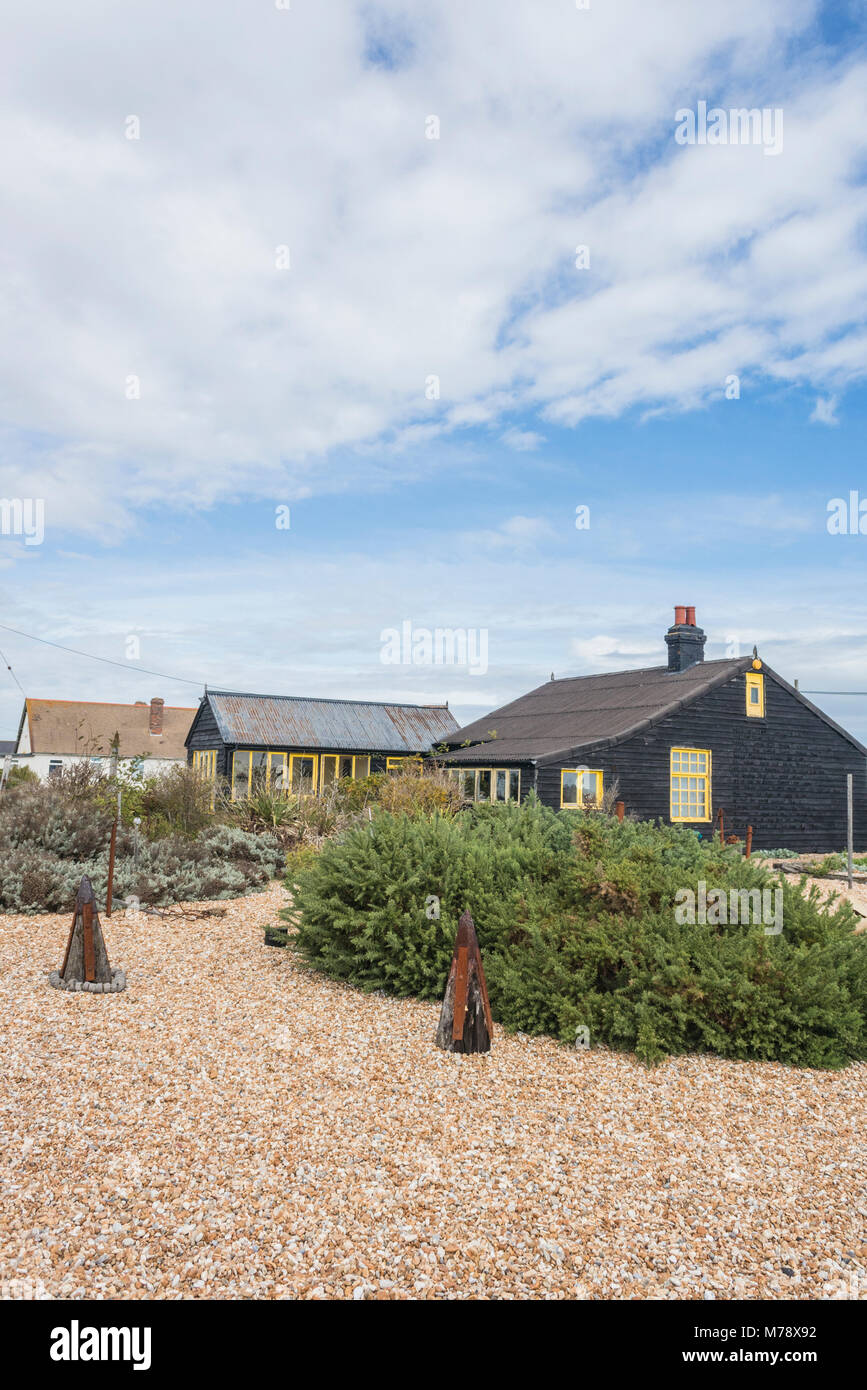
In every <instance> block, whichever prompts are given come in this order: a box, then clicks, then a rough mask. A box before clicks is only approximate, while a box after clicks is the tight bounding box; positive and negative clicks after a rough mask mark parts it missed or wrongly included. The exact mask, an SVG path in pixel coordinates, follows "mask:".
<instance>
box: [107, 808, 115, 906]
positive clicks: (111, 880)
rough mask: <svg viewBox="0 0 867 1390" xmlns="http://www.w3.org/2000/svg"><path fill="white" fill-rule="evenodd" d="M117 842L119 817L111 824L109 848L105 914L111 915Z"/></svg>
mask: <svg viewBox="0 0 867 1390" xmlns="http://www.w3.org/2000/svg"><path fill="white" fill-rule="evenodd" d="M116 844H117V817H116V816H115V818H114V821H113V822H112V826H111V844H110V845H109V849H108V886H107V887H106V890H105V915H106V917H110V916H111V897H112V891H113V889H114V848H115V845H116Z"/></svg>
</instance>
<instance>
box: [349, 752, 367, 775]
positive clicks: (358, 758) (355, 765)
mask: <svg viewBox="0 0 867 1390" xmlns="http://www.w3.org/2000/svg"><path fill="white" fill-rule="evenodd" d="M352 775H353V777H354V778H355V779H356V781H362V780H363V779H364V778H365V777H369V776H370V758H369V757H368V756H367V755H366V754H364V755H363V754H361V753H356V755H355V757H354V758H353V760H352Z"/></svg>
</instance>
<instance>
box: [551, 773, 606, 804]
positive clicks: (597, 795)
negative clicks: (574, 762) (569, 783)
mask: <svg viewBox="0 0 867 1390" xmlns="http://www.w3.org/2000/svg"><path fill="white" fill-rule="evenodd" d="M567 776H569V777H577V778H581V779H583V778H585V777H595V778H596V790H595V792H594V796H593V800H592V801H590V802H588V800H587V797H586V793H585V791H584V788H583V786H582V784H581V782H580V781H579V782H578V783H577V784H576V788H575V790H576V798H575V800H574V801H564V799H563V792H564V785H565V778H566V777H567ZM579 791H580V799H579V797H578V795H577V793H578V792H579ZM588 805H590V806H601V805H602V772H601V771H600V769H599V768H598V767H561V769H560V809H561V811H577V810H580V809H583V807H585V806H588Z"/></svg>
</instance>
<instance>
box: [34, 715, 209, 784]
mask: <svg viewBox="0 0 867 1390" xmlns="http://www.w3.org/2000/svg"><path fill="white" fill-rule="evenodd" d="M196 712H197V711H196V710H195V709H189V708H187V707H186V706H178V705H166V704H165V703H164V702H163V701H162V700H159V699H154V700H151V702H150V704H146V703H145V702H144V700H141V701H137V702H136V703H135V704H134V705H115V704H104V703H101V702H97V701H92V700H25V702H24V709H23V711H22V714H21V723H20V724H19V726H18V737H17V739H16V741H15V747H14V752H13V753H12V756H11V759H10V766H11V767H29V768H30V769H31V770H32V771H33V772H35V773H36V775H37V777H39V778H41V779H42V780H43V781H45V780H46V779H47V778H49V777H56V776H57V775H58V774H59V773H60V770H61V768H64V767H69V766H70V765H71V764H72V763H78V762H81V761H82V760H84V761H87V762H103V761H104V762H107V763H108V762H110V761H111V758H112V755H113V748H114V745H115V744H116V745H117V750H118V761H119V764H120V765H121V766H123V767H127V768H129V767H135V766H139V765H140V766H142V767H143V768H144V770H145V771H146V772H147V773H151V772H159V771H160V770H161V769H163V768H167V767H173V766H174V765H176V764H182V763H185V762H186V757H187V754H186V748H185V746H184V741H185V739H186V737H187V734H188V733H189V731H190V725H191V724H192V722H193V717H194V715H195V714H196Z"/></svg>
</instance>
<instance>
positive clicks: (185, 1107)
mask: <svg viewBox="0 0 867 1390" xmlns="http://www.w3.org/2000/svg"><path fill="white" fill-rule="evenodd" d="M285 902H286V894H285V892H284V890H283V889H282V888H281V887H279V886H277V885H275V886H273V887H272V888H271V889H269V890H268V892H267V893H265V894H263V895H260V896H254V897H245V898H242V899H239V900H237V901H234V902H228V903H225V904H221V906H225V908H226V913H225V916H224V917H220V918H202V917H193V916H190V917H189V918H187V919H186V920H184V919H180V920H179V919H178V918H174V919H172V920H161V919H159V918H148V919H147V921H143V920H142V918H139V919H138V920H137V921H136V920H133V919H132V918H129V919H128V918H126V917H125V916H124V915H123V914H119V915H113V916H112V917H111V918H110V919H108V920H107V921H105V922H104V928H105V934H106V942H107V946H108V949H109V952H110V955H111V959H112V961H113V962H116V963H117V965H118V966H119V967H122V968H124V969H125V970H126V973H127V988H126V990H125V991H124V992H123V993H122V994H115V995H110V996H104V995H103V996H94V995H88V994H82V993H73V994H64V993H61V992H60V991H56V990H52V989H51V988H50V986H49V984H48V974H49V972H50V971H51V970H52V969H54V968H56V966H57V963H58V961H59V960H60V959H61V958H62V954H63V949H64V945H65V942H66V937H67V934H68V930H69V917H68V914H62V915H59V916H41V917H40V916H37V917H34V916H7V917H5V918H4V919H3V922H2V934H0V943H2V944H0V1027H2V1032H3V1036H4V1039H5V1042H4V1047H5V1056H4V1068H3V1074H2V1081H0V1088H2V1089H0V1136H2V1137H0V1145H2V1147H0V1181H2V1185H0V1194H2V1195H0V1263H2V1267H3V1271H4V1279H5V1281H6V1283H7V1286H8V1289H7V1292H11V1294H12V1296H16V1289H17V1290H19V1294H18V1296H33V1294H34V1293H35V1294H36V1295H37V1296H38V1295H40V1294H43V1295H47V1296H50V1297H55V1298H58V1297H59V1298H82V1297H89V1298H115V1297H122V1298H128V1297H132V1298H150V1297H160V1298H164V1297H170V1298H208V1297H220V1298H240V1297H256V1298H275V1297H300V1298H316V1297H319V1298H322V1297H329V1298H331V1297H346V1298H351V1297H356V1298H361V1297H365V1298H473V1297H506V1298H527V1297H542V1298H574V1297H583V1298H641V1299H645V1298H655V1299H671V1298H694V1299H701V1298H704V1297H714V1298H717V1299H725V1298H777V1299H792V1298H808V1299H812V1298H851V1297H855V1296H858V1295H859V1294H860V1296H861V1297H864V1296H865V1295H867V1262H865V1255H867V1248H865V1246H864V1244H863V1243H862V1241H863V1237H862V1235H861V1232H860V1222H859V1215H858V1205H859V1199H860V1195H861V1185H862V1182H861V1174H862V1173H863V1150H862V1149H861V1145H862V1144H863V1132H864V1114H863V1094H864V1071H865V1069H864V1066H863V1065H858V1066H852V1067H849V1068H847V1069H845V1070H843V1071H840V1072H818V1071H806V1070H795V1069H791V1068H788V1067H785V1066H781V1065H778V1064H770V1063H743V1062H732V1061H724V1060H721V1059H718V1058H713V1057H690V1056H684V1057H678V1058H675V1059H673V1060H671V1061H669V1062H666V1063H665V1064H663V1065H662V1066H660V1067H658V1068H655V1069H648V1068H647V1067H645V1066H643V1065H641V1064H639V1063H637V1062H636V1061H635V1060H634V1059H633V1058H631V1057H629V1056H625V1055H619V1054H615V1053H612V1052H607V1051H603V1050H597V1049H591V1050H589V1051H580V1050H576V1049H574V1048H570V1047H565V1046H562V1045H560V1044H557V1043H555V1042H553V1041H550V1040H547V1039H537V1040H532V1041H531V1040H530V1039H528V1038H526V1037H522V1036H520V1035H518V1036H508V1035H506V1034H505V1033H504V1032H503V1030H502V1029H501V1028H500V1027H499V1026H495V1030H494V1042H493V1051H492V1052H491V1053H490V1054H489V1055H483V1056H473V1057H466V1058H461V1057H460V1056H458V1055H451V1054H447V1053H444V1052H441V1051H439V1050H438V1049H437V1048H436V1047H435V1045H434V1032H435V1029H436V1025H437V1018H438V1015H439V1009H438V1006H437V1005H435V1004H428V1003H420V1002H418V1001H415V1000H406V999H403V1000H398V999H388V998H383V997H380V996H377V995H365V994H361V993H359V992H357V991H356V990H354V989H351V988H349V987H347V986H344V985H341V984H338V983H336V982H334V981H332V980H329V979H327V978H325V977H323V976H321V975H319V974H316V973H314V972H311V971H309V970H305V969H302V968H300V967H299V966H298V964H297V963H296V961H295V959H294V957H293V954H292V952H291V950H283V951H275V950H271V949H269V948H268V947H266V946H265V944H264V941H263V928H264V926H265V925H266V924H268V923H270V922H275V921H276V920H277V912H278V910H279V908H280V907H281V906H283V905H284V904H285ZM190 906H196V905H190ZM198 906H199V907H201V906H202V905H201V904H200V905H198Z"/></svg>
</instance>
